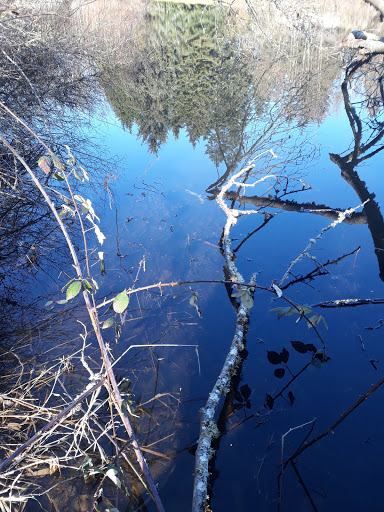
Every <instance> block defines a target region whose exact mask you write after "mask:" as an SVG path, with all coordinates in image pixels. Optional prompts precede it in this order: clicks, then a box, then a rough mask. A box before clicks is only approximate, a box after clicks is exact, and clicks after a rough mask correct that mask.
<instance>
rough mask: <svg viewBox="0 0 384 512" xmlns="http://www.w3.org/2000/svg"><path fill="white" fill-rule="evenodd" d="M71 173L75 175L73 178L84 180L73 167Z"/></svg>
mask: <svg viewBox="0 0 384 512" xmlns="http://www.w3.org/2000/svg"><path fill="white" fill-rule="evenodd" d="M73 174H74V175H75V178H76V179H77V180H79V181H84V178H82V177H81V176H80V174H79V173H78V172H77V171H76V169H73Z"/></svg>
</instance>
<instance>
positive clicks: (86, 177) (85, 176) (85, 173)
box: [80, 167, 89, 181]
mask: <svg viewBox="0 0 384 512" xmlns="http://www.w3.org/2000/svg"><path fill="white" fill-rule="evenodd" d="M80 169H81V170H82V171H83V174H84V178H85V179H86V180H87V181H89V176H88V173H87V171H86V170H85V169H83V168H82V167H80Z"/></svg>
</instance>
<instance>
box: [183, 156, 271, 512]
mask: <svg viewBox="0 0 384 512" xmlns="http://www.w3.org/2000/svg"><path fill="white" fill-rule="evenodd" d="M269 152H270V153H271V154H272V156H274V157H275V156H276V155H275V154H274V153H273V151H269ZM259 156H261V155H259ZM253 168H254V164H253V163H252V162H251V163H250V165H248V166H247V167H245V168H244V169H242V170H241V171H239V172H238V173H236V174H235V175H234V176H232V178H231V179H229V180H228V181H227V183H226V184H225V185H224V186H223V188H222V189H221V191H220V193H219V194H218V196H217V198H216V200H217V202H218V204H219V206H220V208H221V209H222V210H223V211H224V213H225V214H226V217H227V222H226V224H225V227H224V230H223V239H222V247H223V252H224V257H225V261H226V265H227V268H228V271H229V274H230V278H231V281H233V282H236V283H244V278H243V276H242V275H241V274H240V272H239V271H238V270H237V267H236V265H235V257H234V254H233V252H232V249H231V239H230V231H231V228H232V227H233V226H234V225H235V224H236V222H237V219H238V217H239V216H240V215H250V214H251V213H258V211H257V210H245V211H244V210H235V209H232V208H228V206H227V205H226V203H225V201H224V196H225V194H226V192H227V191H228V190H229V189H230V188H231V187H232V186H233V185H237V186H241V187H245V186H247V184H243V183H238V182H237V181H236V180H237V179H238V178H240V176H242V175H243V174H245V173H246V172H248V171H250V170H251V169H253ZM268 177H272V175H267V176H264V177H262V178H260V179H259V180H257V181H256V182H255V183H253V184H251V185H249V186H255V185H256V184H257V183H260V182H261V181H264V180H265V179H267V178H268ZM255 284H256V274H253V275H252V277H251V279H250V281H249V285H251V287H249V286H247V287H241V286H240V287H239V285H236V287H235V285H234V292H235V293H236V296H239V288H240V289H241V292H244V293H245V294H247V295H249V300H243V297H241V303H240V305H239V308H238V310H237V318H236V326H235V334H234V336H233V340H232V343H231V346H230V349H229V352H228V354H227V357H226V359H225V362H224V365H223V368H222V370H221V372H220V375H219V376H218V378H217V380H216V382H215V385H214V386H213V389H212V391H211V392H210V394H209V396H208V400H207V403H206V404H205V407H203V408H202V409H201V410H200V436H199V440H198V444H197V449H196V454H195V478H194V488H193V502H192V511H193V512H203V511H205V510H208V508H207V507H208V500H209V497H208V478H209V461H210V459H211V458H212V456H213V455H214V451H213V450H212V446H211V445H212V441H213V440H214V439H215V438H216V437H218V436H219V435H220V432H219V430H218V428H217V424H216V421H215V413H216V410H217V407H218V405H219V402H220V400H221V398H222V397H223V396H225V395H226V394H227V392H228V390H229V386H230V381H231V378H232V376H233V375H234V374H235V373H236V369H237V367H238V365H239V362H240V353H241V351H242V350H243V349H244V336H245V332H246V328H247V324H248V320H249V312H250V308H251V307H252V303H253V301H252V299H251V295H250V293H252V292H253V291H254V289H252V285H255ZM249 305H250V307H248V306H249Z"/></svg>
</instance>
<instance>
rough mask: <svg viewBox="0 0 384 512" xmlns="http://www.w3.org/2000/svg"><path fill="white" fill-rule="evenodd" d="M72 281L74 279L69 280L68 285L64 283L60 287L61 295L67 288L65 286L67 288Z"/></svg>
mask: <svg viewBox="0 0 384 512" xmlns="http://www.w3.org/2000/svg"><path fill="white" fill-rule="evenodd" d="M74 280H75V279H74V278H72V279H70V280H69V281H68V283H66V284H65V285H64V286H63V287H62V289H61V293H64V290H65V289H66V288H67V286H69V285H70V284H71V283H73V281H74Z"/></svg>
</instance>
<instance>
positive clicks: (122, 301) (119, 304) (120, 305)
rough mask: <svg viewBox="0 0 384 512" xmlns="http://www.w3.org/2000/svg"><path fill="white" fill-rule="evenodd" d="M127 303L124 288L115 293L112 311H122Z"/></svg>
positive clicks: (127, 298)
mask: <svg viewBox="0 0 384 512" xmlns="http://www.w3.org/2000/svg"><path fill="white" fill-rule="evenodd" d="M128 304H129V297H128V295H127V290H126V289H124V290H123V291H122V292H121V293H119V295H116V297H115V299H114V301H113V304H112V306H113V311H114V312H115V313H124V311H125V310H126V309H127V307H128Z"/></svg>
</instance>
